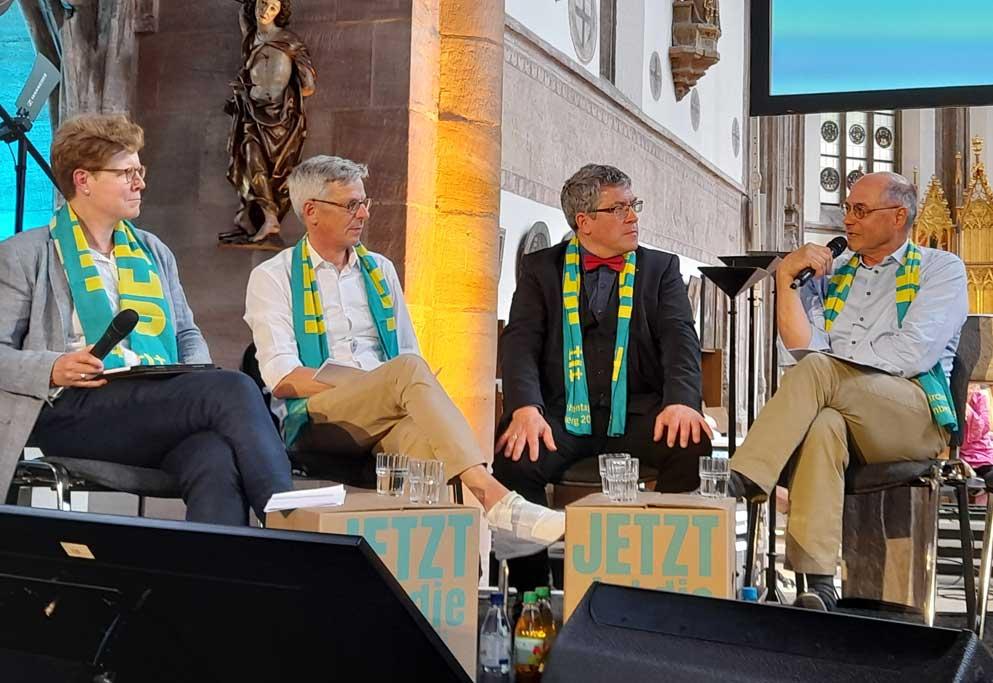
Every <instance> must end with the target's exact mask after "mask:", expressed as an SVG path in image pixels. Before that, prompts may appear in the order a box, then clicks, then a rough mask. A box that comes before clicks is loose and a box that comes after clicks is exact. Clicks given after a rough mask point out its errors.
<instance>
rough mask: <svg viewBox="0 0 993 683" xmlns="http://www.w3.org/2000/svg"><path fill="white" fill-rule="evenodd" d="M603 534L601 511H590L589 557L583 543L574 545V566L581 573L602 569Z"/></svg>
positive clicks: (590, 572)
mask: <svg viewBox="0 0 993 683" xmlns="http://www.w3.org/2000/svg"><path fill="white" fill-rule="evenodd" d="M602 534H603V528H602V526H601V521H600V513H599V512H592V513H590V543H589V546H588V547H589V557H587V555H586V550H585V548H584V546H583V545H582V544H581V543H577V544H576V545H574V546H573V547H572V566H573V568H575V570H576V571H577V572H579V573H580V574H592V573H593V572H595V571H597V570H598V569H600V558H601V557H602V552H601V544H602V539H601V536H602Z"/></svg>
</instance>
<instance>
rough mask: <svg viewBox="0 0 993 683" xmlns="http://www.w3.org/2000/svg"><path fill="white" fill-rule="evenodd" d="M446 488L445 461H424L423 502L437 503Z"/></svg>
mask: <svg viewBox="0 0 993 683" xmlns="http://www.w3.org/2000/svg"><path fill="white" fill-rule="evenodd" d="M444 490H445V463H443V462H441V461H440V460H425V461H424V496H423V498H422V499H421V502H422V503H427V504H428V505H437V504H438V503H439V502H440V501H441V494H442V492H443V491H444Z"/></svg>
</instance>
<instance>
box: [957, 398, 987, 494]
mask: <svg viewBox="0 0 993 683" xmlns="http://www.w3.org/2000/svg"><path fill="white" fill-rule="evenodd" d="M959 458H961V459H962V460H964V461H965V462H966V463H968V464H969V466H970V467H972V469H973V470H975V471H976V474H977V475H979V476H980V477H984V478H985V477H986V475H987V474H989V473H990V472H993V433H991V432H990V406H989V389H987V388H986V387H984V386H982V385H980V384H970V385H969V400H968V401H967V402H966V406H965V435H964V438H963V439H962V445H961V446H960V447H959Z"/></svg>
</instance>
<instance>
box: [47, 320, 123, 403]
mask: <svg viewBox="0 0 993 683" xmlns="http://www.w3.org/2000/svg"><path fill="white" fill-rule="evenodd" d="M137 324H138V312H137V311H135V310H134V309H133V308H125V309H124V310H123V311H121V312H120V313H118V314H117V315H115V316H114V319H113V320H111V321H110V325H108V326H107V329H106V331H104V333H103V336H101V337H100V339H98V340H97V343H96V344H94V345H93V348H92V349H91V350H90V354H92V355H94V356H96V357H97V358H99V359H100V360H103V359H104V357H105V356H106V355H107V354H108V353H110V352H111V351H113V350H114V347H115V346H117V345H118V344H120V343H121V340H122V339H124V338H125V337H126V336H128V335H129V334H131V330H133V329H134V328H135V325H137ZM64 391H65V387H59V388H58V389H56V390H55V391H54V392H53V393H52V395H51V396H50V397H49V399H48V404H49V405H51V403H52V401H54V400H55V399H57V398H59V397H60V396H61V395H62V392H64Z"/></svg>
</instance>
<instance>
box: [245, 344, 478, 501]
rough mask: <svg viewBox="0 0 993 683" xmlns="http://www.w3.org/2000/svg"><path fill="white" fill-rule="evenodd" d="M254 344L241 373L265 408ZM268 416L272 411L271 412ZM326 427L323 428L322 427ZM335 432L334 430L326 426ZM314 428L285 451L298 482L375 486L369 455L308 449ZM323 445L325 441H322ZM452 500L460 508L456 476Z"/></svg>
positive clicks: (267, 397)
mask: <svg viewBox="0 0 993 683" xmlns="http://www.w3.org/2000/svg"><path fill="white" fill-rule="evenodd" d="M255 352H256V349H255V344H254V343H252V344H249V345H248V347H247V348H246V349H245V353H244V354H242V357H241V371H242V372H244V373H245V374H246V375H248V376H249V377H251V378H252V381H254V382H255V384H256V386H258V388H259V391H261V392H262V397H263V399H264V400H265V404H266V406H267V407H268V406H270V404H271V401H272V395H271V394H270V393H269V390H268V389H267V388H266V386H265V382H264V381H263V380H262V373H261V371H260V370H259V362H258V359H257V358H256V355H255ZM270 414H271V411H270ZM272 419H273V423H274V424H276V426H277V427H278V426H279V422H278V420H277V419H276V416H275V415H273V416H272ZM321 428H322V429H323V428H325V427H324V426H322V427H321ZM326 428H327V429H334V427H330V426H328V427H326ZM309 429H313V426H312V425H311V426H308V427H305V428H304V431H303V432H302V433H301V435H300V437H299V438H298V440H297V444H299V445H294V446H291V447H290V448H287V450H286V454H287V455H288V456H289V459H290V466H291V467H292V468H293V474H294V476H295V477H296V478H298V479H329V480H331V481H335V482H338V483H341V484H346V485H348V486H354V487H356V488H365V489H371V488H375V487H376V461H375V459H374V458H372V457H370V455H371V454H370V453H367V452H364V453H357V452H347V451H345V450H343V451H341V452H332V451H328V450H326V449H319V450H318V449H315V448H312V447H310V446H309V443H310V441H311V434H310V433H309V432H308V431H307V430H309ZM341 438H342V439H343V440H345V439H347V435H346V434H345V433H344V432H343V431H342V433H341ZM323 441H324V442H326V439H325V440H323ZM451 486H452V497H453V499H454V500H455V502H456V503H458V504H459V505H461V504H462V503H463V502H464V501H463V494H462V481H461V480H460V479H459V478H458V477H455V478H454V479H452V481H451Z"/></svg>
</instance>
